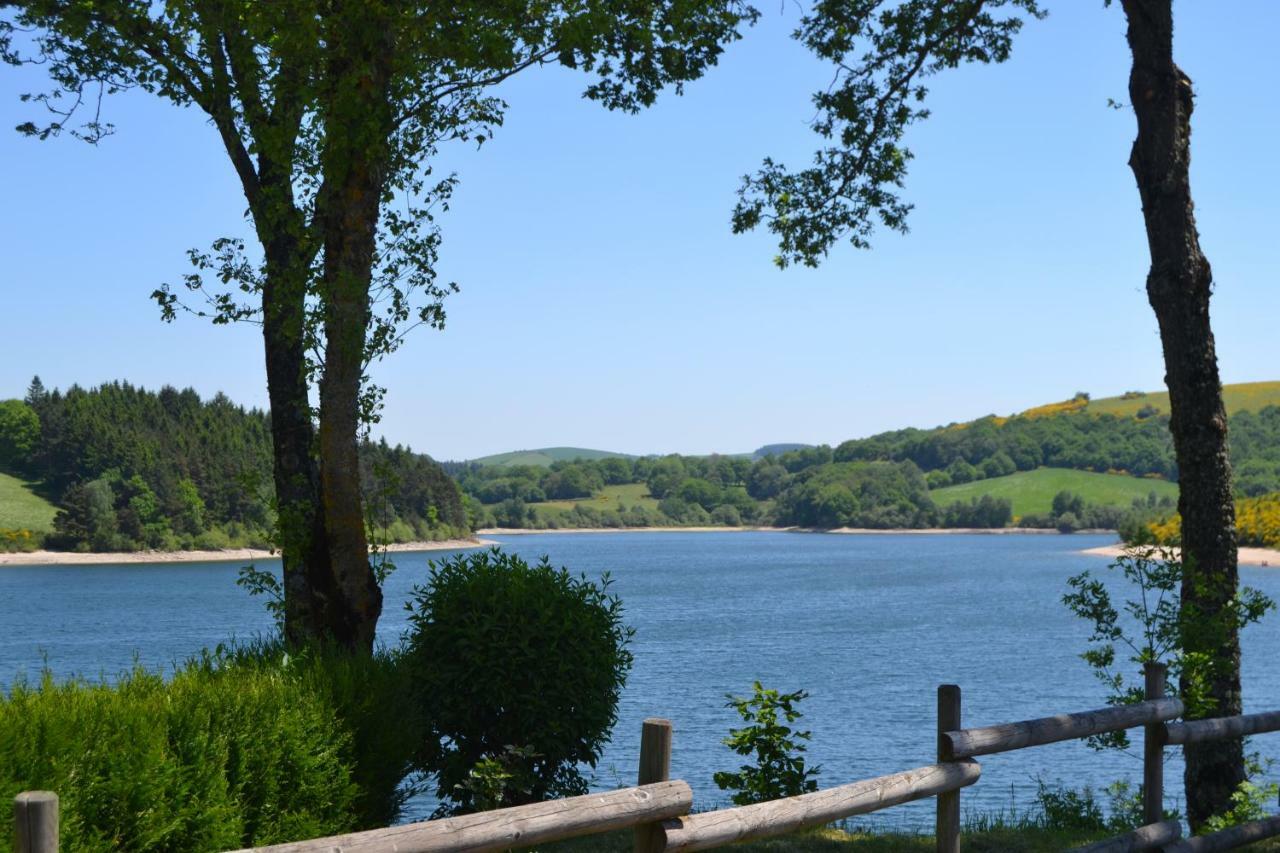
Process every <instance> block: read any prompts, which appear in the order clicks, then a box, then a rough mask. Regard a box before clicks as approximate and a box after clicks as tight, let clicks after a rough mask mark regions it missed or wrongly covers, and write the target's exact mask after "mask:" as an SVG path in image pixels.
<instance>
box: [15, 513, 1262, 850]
mask: <svg viewBox="0 0 1280 853" xmlns="http://www.w3.org/2000/svg"><path fill="white" fill-rule="evenodd" d="M492 538H495V539H497V540H499V541H500V542H501V543H502V545H503V547H505V548H507V549H509V550H511V551H514V552H517V553H519V554H521V555H522V556H524V557H526V558H528V559H533V558H536V557H539V556H541V555H543V554H546V555H548V556H549V557H550V558H551V560H552V562H554V563H556V564H557V565H565V566H568V567H569V568H570V569H571V570H573V571H575V572H578V571H581V572H586V573H587V574H588V575H589V576H593V577H594V576H598V575H599V574H601V573H602V572H605V571H608V572H610V573H611V574H612V576H613V578H614V580H615V585H614V587H613V589H614V591H615V592H616V593H617V594H618V595H619V596H620V597H621V598H622V600H623V603H624V605H625V607H626V618H627V621H628V622H629V624H631V625H632V626H633V627H634V628H635V629H636V635H635V640H634V646H633V651H634V653H635V668H634V670H633V671H632V673H631V676H630V679H629V681H628V684H627V688H626V691H625V692H624V694H623V696H622V701H621V706H620V710H619V722H618V726H617V728H616V729H615V730H614V736H613V741H612V743H611V745H610V747H609V749H608V751H607V752H606V755H605V757H604V760H603V761H602V762H601V765H600V767H599V768H597V770H596V778H597V784H598V785H599V786H601V787H613V786H614V785H616V784H633V783H634V779H635V772H636V756H637V753H638V750H639V736H640V721H641V720H642V719H643V718H645V717H648V716H662V717H667V718H669V719H671V720H672V721H673V723H674V724H675V731H676V733H675V751H674V757H673V761H672V773H673V776H675V777H677V778H683V779H686V780H688V781H689V783H690V784H691V785H692V786H693V788H694V796H695V799H694V802H695V805H696V806H698V807H704V808H705V807H711V806H713V805H716V804H722V803H724V802H726V801H727V797H726V796H725V794H724V793H723V792H721V791H719V790H718V789H717V788H716V787H715V785H714V783H713V782H712V780H711V774H712V773H713V772H714V771H715V770H722V769H731V768H734V767H736V766H737V765H738V764H739V763H740V761H739V760H738V757H737V756H735V755H733V754H732V753H731V752H730V751H729V750H728V749H727V748H726V747H724V746H722V745H721V743H720V741H721V739H722V738H723V737H724V736H725V734H726V733H727V730H728V729H729V727H730V726H733V725H736V724H738V723H739V720H738V718H737V717H736V714H735V713H734V712H733V711H732V710H731V709H729V708H726V707H725V704H724V696H725V694H726V693H729V692H733V693H737V694H743V693H749V692H750V689H751V682H752V681H753V680H756V679H759V680H760V681H762V682H763V683H764V684H765V685H766V686H770V687H777V688H779V689H782V690H797V689H801V688H803V689H805V690H808V691H809V692H810V693H811V694H812V695H811V697H810V698H809V699H808V700H806V701H805V702H804V703H803V704H802V706H801V708H802V710H803V711H804V714H805V716H804V720H803V725H805V726H806V727H808V728H809V729H811V730H812V732H813V739H812V741H811V743H810V746H809V757H810V763H816V764H821V766H822V773H821V776H820V777H819V779H820V784H821V785H823V786H824V787H825V786H829V785H835V784H839V783H842V782H847V781H853V780H855V779H861V778H865V777H868V776H874V775H879V774H882V773H890V772H894V771H897V770H904V769H908V768H910V767H914V766H917V765H919V764H924V763H929V762H930V761H932V759H933V752H934V742H935V737H934V726H935V722H934V711H935V691H936V688H937V685H938V684H941V683H956V684H959V685H961V687H962V688H963V690H964V719H965V721H966V722H967V723H968V724H972V725H985V724H990V723H998V722H1004V721H1008V720H1016V719H1024V718H1028V717H1038V716H1044V715H1046V714H1050V713H1058V712H1062V711H1070V710H1083V709H1086V708H1091V707H1096V706H1098V705H1100V704H1101V702H1100V699H1101V696H1102V692H1101V690H1100V688H1099V686H1098V685H1097V684H1096V682H1094V680H1093V678H1092V676H1091V675H1090V673H1089V671H1088V670H1087V669H1086V668H1085V666H1084V664H1083V662H1081V661H1080V660H1079V658H1078V654H1079V652H1080V651H1081V650H1082V649H1083V648H1084V643H1085V640H1086V638H1087V635H1088V631H1087V629H1086V627H1085V626H1084V624H1083V623H1081V622H1079V621H1078V620H1076V619H1074V618H1073V617H1071V616H1070V615H1069V614H1068V613H1067V611H1066V610H1065V608H1063V606H1062V604H1061V602H1060V599H1061V597H1062V594H1063V592H1064V591H1065V589H1066V580H1067V578H1068V577H1070V576H1071V575H1073V574H1075V573H1078V572H1080V571H1082V570H1084V569H1089V568H1092V569H1094V570H1096V571H1100V572H1103V571H1104V570H1105V567H1106V564H1107V561H1106V560H1105V559H1099V558H1096V557H1088V556H1084V555H1082V554H1080V553H1079V552H1080V550H1081V549H1084V548H1087V547H1091V546H1094V545H1100V544H1106V543H1108V542H1110V541H1111V537H1098V536H1053V535H1049V536H1036V535H1003V536H982V535H975V536H967V535H910V534H904V535H891V536H848V535H823V534H793V533H665V532H664V533H619V534H574V535H557V534H547V535H529V536H510V537H502V536H498V537H492ZM440 556H442V553H441V552H433V553H418V554H398V555H396V563H397V565H398V566H399V571H397V572H396V573H395V574H394V575H393V576H392V577H391V579H390V581H389V582H388V585H387V590H386V604H385V606H384V615H383V619H382V622H381V624H380V629H379V633H380V636H381V637H382V638H383V639H384V640H386V641H387V642H388V643H394V642H396V640H397V639H398V638H399V636H400V634H401V632H402V631H403V630H404V628H405V626H406V622H405V611H404V610H403V608H402V607H401V602H402V601H404V600H405V598H406V597H407V596H408V593H409V590H410V589H411V588H412V586H413V585H414V584H416V583H420V582H422V581H423V580H424V578H425V576H426V572H427V562H428V560H430V559H433V558H439V557H440ZM266 565H268V566H269V565H270V563H268V564H266ZM236 570H237V567H236V565H235V564H227V563H206V564H186V565H175V566H152V565H131V566H120V565H116V566H111V565H103V566H92V567H85V566H68V567H45V566H41V567H22V568H8V569H3V570H0V606H2V607H3V613H4V619H5V622H4V627H3V629H2V630H0V682H4V683H7V682H8V681H10V680H12V678H13V677H15V676H16V675H17V674H19V673H22V672H26V673H28V674H35V673H38V671H39V670H40V668H41V666H42V665H43V664H45V663H47V665H48V666H49V668H50V669H51V670H52V671H53V672H54V673H55V674H57V675H59V676H66V675H70V674H73V673H76V674H83V675H88V676H97V675H105V676H107V677H111V676H113V675H114V674H116V673H118V672H120V671H121V670H124V669H127V668H128V667H129V666H130V665H132V663H133V662H134V660H135V659H136V660H137V661H139V662H141V663H142V664H144V665H147V666H167V665H170V664H171V663H173V662H174V661H177V660H181V659H182V658H184V657H186V656H188V655H190V654H192V653H194V652H197V651H199V650H200V649H201V648H203V647H212V646H214V645H216V644H217V643H220V642H223V641H225V640H226V639H227V638H229V637H233V636H238V637H240V638H248V637H251V636H253V635H254V634H255V633H258V632H264V631H266V630H267V629H268V628H269V620H268V618H267V617H266V615H265V613H264V611H263V609H262V607H261V605H260V603H259V602H257V601H253V600H251V599H250V598H249V597H248V596H247V595H246V594H245V593H244V592H243V591H242V590H240V589H239V588H238V587H236V586H235V583H234V580H235V576H236ZM1241 576H1242V578H1243V581H1244V582H1245V583H1247V584H1249V585H1251V586H1255V587H1257V588H1259V589H1261V590H1262V591H1263V592H1266V593H1267V594H1269V595H1271V596H1272V597H1273V598H1275V599H1277V600H1280V571H1277V570H1276V569H1265V568H1249V567H1242V569H1241ZM1276 648H1280V617H1277V616H1276V615H1274V614H1273V615H1272V616H1270V617H1268V618H1267V619H1266V620H1265V621H1264V623H1263V624H1261V625H1258V626H1253V627H1251V628H1249V629H1248V631H1247V632H1246V633H1245V636H1244V653H1245V654H1244V659H1245V662H1244V687H1245V705H1246V710H1261V709H1264V708H1275V707H1280V659H1278V658H1277V656H1276V655H1274V654H1273V653H1272V652H1273V651H1274V650H1275V649H1276ZM1255 745H1256V746H1257V747H1259V748H1261V749H1262V751H1263V752H1264V754H1268V755H1280V740H1277V739H1276V738H1275V737H1274V736H1273V737H1272V739H1271V740H1268V739H1266V738H1262V739H1258V740H1257V741H1256V742H1255ZM982 764H983V777H982V780H981V781H980V782H979V783H978V784H977V785H976V786H974V787H972V788H968V789H966V791H965V793H964V794H963V796H962V802H963V803H964V805H965V808H966V809H967V810H970V811H995V810H1000V809H1003V810H1006V811H1007V810H1008V809H1009V808H1010V806H1011V805H1013V806H1016V807H1018V808H1023V807H1025V806H1026V805H1027V803H1028V802H1030V801H1031V799H1032V797H1033V795H1034V792H1035V788H1036V782H1035V780H1036V778H1037V777H1042V778H1044V779H1045V780H1046V781H1049V782H1053V781H1057V780H1065V781H1068V782H1069V783H1070V784H1072V785H1074V786H1081V785H1085V784H1091V785H1093V786H1094V787H1097V788H1101V787H1103V786H1105V785H1106V784H1107V783H1109V782H1111V781H1113V780H1115V779H1119V778H1125V779H1129V780H1130V781H1132V782H1134V783H1135V785H1136V783H1137V781H1138V780H1139V779H1140V777H1141V762H1140V759H1138V758H1135V757H1129V756H1124V755H1118V754H1114V753H1108V754H1099V753H1095V752H1093V751H1092V750H1090V749H1088V748H1087V747H1086V746H1084V745H1083V744H1081V743H1068V744H1056V745H1053V746H1049V747H1042V748H1039V749H1034V750H1026V751H1022V752H1015V753H1010V754H1006V755H995V756H989V757H987V758H986V759H984V760H983V761H982ZM1180 777H1181V768H1180V766H1178V765H1174V766H1170V767H1169V768H1168V771H1167V776H1166V789H1167V790H1168V791H1169V792H1170V797H1171V802H1170V805H1171V806H1177V805H1180V804H1179V803H1177V802H1176V801H1174V796H1175V795H1177V796H1180V792H1181V787H1182V786H1181V781H1180ZM424 810H428V804H427V803H426V802H425V801H423V802H421V803H418V804H417V807H416V808H415V809H414V811H415V813H416V814H421V813H422V812H423V811H424ZM931 820H932V806H931V805H930V804H928V803H917V804H912V805H909V806H906V807H902V808H898V809H893V810H890V811H888V812H885V813H884V817H883V818H881V819H880V821H881V822H882V823H884V822H888V823H890V824H891V825H900V826H927V825H929V824H930V822H931Z"/></svg>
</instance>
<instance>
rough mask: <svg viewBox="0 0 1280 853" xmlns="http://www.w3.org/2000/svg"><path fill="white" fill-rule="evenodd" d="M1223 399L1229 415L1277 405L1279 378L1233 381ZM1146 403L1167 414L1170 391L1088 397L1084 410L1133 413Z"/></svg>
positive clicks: (1224, 390) (1279, 401)
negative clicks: (1093, 398) (1095, 398)
mask: <svg viewBox="0 0 1280 853" xmlns="http://www.w3.org/2000/svg"><path fill="white" fill-rule="evenodd" d="M1222 401H1223V403H1225V404H1226V407H1227V414H1228V415H1234V414H1235V413H1236V412H1256V411H1258V410H1259V409H1264V408H1266V407H1267V406H1280V382H1241V383H1238V384H1236V385H1223V386H1222ZM1147 406H1150V407H1151V408H1152V409H1154V410H1155V411H1154V412H1153V414H1160V415H1167V414H1169V392H1168V391H1148V392H1142V391H1131V392H1129V393H1128V394H1124V395H1121V396H1119V397H1105V398H1103V399H1100V400H1090V401H1089V404H1088V405H1087V406H1085V407H1084V410H1085V411H1086V412H1089V413H1090V414H1094V415H1118V416H1129V417H1134V416H1136V415H1137V414H1138V412H1139V411H1141V410H1142V409H1143V408H1145V407H1147Z"/></svg>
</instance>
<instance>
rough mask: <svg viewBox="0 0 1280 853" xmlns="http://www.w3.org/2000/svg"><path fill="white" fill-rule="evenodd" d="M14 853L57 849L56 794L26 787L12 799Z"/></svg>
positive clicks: (33, 852) (54, 852)
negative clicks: (25, 789) (26, 789)
mask: <svg viewBox="0 0 1280 853" xmlns="http://www.w3.org/2000/svg"><path fill="white" fill-rule="evenodd" d="M13 827H14V846H13V849H14V851H15V853H58V795H57V794H55V793H53V792H52V791H26V792H24V793H21V794H19V795H18V796H16V797H14V799H13Z"/></svg>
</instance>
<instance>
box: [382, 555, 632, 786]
mask: <svg viewBox="0 0 1280 853" xmlns="http://www.w3.org/2000/svg"><path fill="white" fill-rule="evenodd" d="M608 588H609V578H608V575H605V576H604V577H603V578H601V580H600V582H599V583H595V582H592V581H591V580H588V579H587V577H586V576H585V575H581V576H578V577H575V576H573V575H571V574H570V573H569V572H568V571H567V570H566V569H563V568H561V569H556V568H553V567H552V566H551V564H550V562H548V560H547V558H546V557H543V558H542V560H541V561H540V562H538V563H537V564H535V565H532V566H531V565H529V564H528V563H526V562H525V561H524V560H522V559H520V558H519V557H517V556H515V555H513V554H507V553H504V552H502V551H500V550H499V549H497V548H494V549H492V550H490V551H485V552H480V553H474V554H467V555H460V556H457V557H453V558H451V559H447V560H443V561H441V562H439V563H432V564H431V576H430V578H429V580H428V581H427V584H426V585H425V586H422V587H418V588H416V589H415V590H414V592H413V597H412V600H411V602H410V603H409V605H408V607H409V610H410V616H409V621H410V626H411V627H410V632H409V636H408V638H407V642H406V648H405V659H404V661H403V663H404V665H405V666H406V667H407V668H408V674H409V676H410V678H411V679H412V680H413V684H414V689H415V694H416V696H417V697H418V700H419V704H420V709H421V712H422V714H423V718H424V719H423V725H424V726H425V727H426V729H427V731H429V732H430V733H431V737H429V739H428V742H429V744H430V747H429V748H428V749H426V750H424V753H423V755H422V756H421V759H420V769H422V770H424V771H426V772H430V773H434V774H435V778H436V784H437V794H438V796H439V797H440V798H441V800H450V801H452V805H451V806H446V807H442V809H441V811H442V812H448V811H453V812H464V811H471V810H474V809H475V808H476V807H477V806H478V805H502V806H509V805H518V804H520V803H526V802H535V801H537V800H542V799H546V798H548V797H556V796H570V795H574V794H581V793H586V790H587V784H586V780H585V779H583V777H582V774H581V773H580V772H579V769H578V768H579V765H580V764H586V765H589V766H592V767H594V766H595V764H596V762H597V761H598V760H599V758H600V752H601V750H602V749H603V748H604V745H605V743H606V742H607V741H608V738H609V733H610V731H611V730H612V728H613V724H614V723H615V722H616V721H617V708H618V695H619V694H620V693H621V691H622V687H623V684H624V683H625V681H626V676H627V673H628V671H629V670H630V669H631V653H630V652H629V651H628V649H627V644H628V642H629V640H630V638H631V635H632V631H631V629H629V628H627V627H626V626H624V625H623V624H622V604H621V602H620V601H619V600H618V599H617V598H616V597H615V596H611V595H609V593H608ZM473 771H476V772H474V773H473ZM478 780H480V781H479V782H478ZM495 780H496V783H497V787H498V791H497V792H496V795H495V792H494V790H493V789H494V785H495ZM481 788H484V789H485V793H484V795H483V796H480V795H479V792H480V789H481Z"/></svg>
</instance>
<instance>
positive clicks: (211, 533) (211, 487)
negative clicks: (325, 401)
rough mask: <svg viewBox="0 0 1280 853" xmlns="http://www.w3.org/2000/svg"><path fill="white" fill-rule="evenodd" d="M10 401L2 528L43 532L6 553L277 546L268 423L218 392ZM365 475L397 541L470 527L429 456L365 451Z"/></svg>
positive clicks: (79, 391) (98, 393)
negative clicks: (40, 547) (34, 548)
mask: <svg viewBox="0 0 1280 853" xmlns="http://www.w3.org/2000/svg"><path fill="white" fill-rule="evenodd" d="M0 402H2V403H3V405H4V407H5V408H4V411H5V412H6V413H7V417H5V418H3V419H0V451H3V456H0V466H3V470H4V471H5V472H7V475H6V476H0V528H3V529H10V530H13V529H17V530H23V529H25V530H29V531H31V532H32V533H33V534H36V535H35V536H33V537H30V538H27V537H23V541H21V542H18V541H17V540H12V538H11V537H10V538H9V539H8V540H6V539H4V538H0V548H4V549H11V548H13V547H26V546H29V545H33V544H41V543H43V544H44V545H45V546H47V547H49V548H52V549H54V550H89V551H104V552H105V551H136V550H142V549H156V550H190V549H197V550H201V549H218V548H228V547H246V546H262V545H265V544H268V543H269V541H270V535H271V533H270V531H271V530H272V528H273V526H274V517H273V516H274V500H273V495H272V484H273V480H272V465H271V437H270V423H271V422H270V416H269V415H268V414H267V413H266V412H263V411H260V410H256V409H246V408H243V407H241V406H237V405H235V404H234V403H232V402H231V401H230V400H228V399H227V398H226V397H225V396H223V395H221V394H218V395H215V396H213V397H211V398H209V399H201V397H200V396H199V395H198V394H197V393H196V392H195V391H193V390H191V389H184V390H178V389H175V388H169V387H165V388H161V389H160V390H159V391H148V390H146V389H144V388H140V387H138V386H134V385H131V384H129V383H127V382H109V383H105V384H103V385H100V386H98V387H96V388H81V387H79V386H76V385H73V386H71V387H70V388H68V389H66V390H65V391H59V390H56V389H55V390H47V389H46V388H45V387H44V385H43V384H42V383H41V382H40V380H39V379H35V380H33V381H32V383H31V386H30V388H29V389H28V391H27V394H26V397H25V399H24V400H7V401H0ZM360 463H361V472H360V473H361V479H362V485H363V486H364V489H365V492H366V494H368V495H370V496H371V498H370V502H369V509H370V512H371V513H373V514H374V515H375V517H376V523H377V525H378V528H379V530H380V531H384V532H385V535H386V536H387V537H388V538H389V539H390V540H391V541H406V540H409V539H415V540H416V539H430V538H447V537H448V536H452V535H457V534H459V533H462V532H464V531H465V530H467V529H468V527H467V517H466V511H465V509H464V508H463V505H462V496H461V494H460V492H459V491H458V488H457V485H456V483H455V482H454V481H453V480H452V479H451V478H450V477H449V476H448V474H447V473H446V472H445V471H444V470H443V469H442V468H441V467H440V466H439V465H437V464H436V463H435V462H434V461H433V460H432V459H430V457H427V456H424V455H422V454H417V453H413V452H412V451H411V450H409V449H408V448H404V447H400V446H396V447H390V446H388V445H386V444H385V443H380V444H372V443H368V442H366V443H364V444H363V445H362V446H361V448H360ZM18 475H21V477H22V478H25V479H20V478H19V477H18ZM36 483H38V484H40V487H39V489H38V491H37V490H36V489H34V488H33V484H36ZM46 498H48V499H51V500H52V503H50V502H49V500H46ZM55 505H56V506H55ZM58 510H61V512H58ZM55 514H56V515H57V523H56V524H54V523H53V522H54V520H55ZM10 540H11V541H10Z"/></svg>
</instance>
